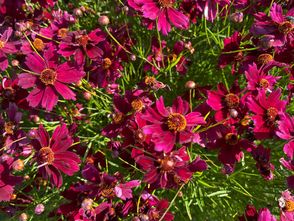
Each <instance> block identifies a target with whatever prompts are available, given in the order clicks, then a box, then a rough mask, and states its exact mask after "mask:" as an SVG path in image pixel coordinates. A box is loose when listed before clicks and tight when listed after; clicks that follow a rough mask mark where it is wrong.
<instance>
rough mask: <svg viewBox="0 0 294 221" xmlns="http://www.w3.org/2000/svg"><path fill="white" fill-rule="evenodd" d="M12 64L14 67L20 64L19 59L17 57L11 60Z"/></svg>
mask: <svg viewBox="0 0 294 221" xmlns="http://www.w3.org/2000/svg"><path fill="white" fill-rule="evenodd" d="M11 65H12V66H13V67H17V66H18V65H19V61H18V60H16V59H13V60H12V61H11Z"/></svg>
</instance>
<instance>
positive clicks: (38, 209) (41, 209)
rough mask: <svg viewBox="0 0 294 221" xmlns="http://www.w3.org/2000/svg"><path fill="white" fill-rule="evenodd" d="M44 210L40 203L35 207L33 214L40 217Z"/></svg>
mask: <svg viewBox="0 0 294 221" xmlns="http://www.w3.org/2000/svg"><path fill="white" fill-rule="evenodd" d="M44 210H45V206H44V205H43V204H42V203H40V204H38V205H37V206H36V207H35V214H37V215H40V214H41V213H43V212H44Z"/></svg>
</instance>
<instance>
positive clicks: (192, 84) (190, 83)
mask: <svg viewBox="0 0 294 221" xmlns="http://www.w3.org/2000/svg"><path fill="white" fill-rule="evenodd" d="M195 87H196V83H195V82H194V81H187V82H186V84H185V88H187V89H194V88H195Z"/></svg>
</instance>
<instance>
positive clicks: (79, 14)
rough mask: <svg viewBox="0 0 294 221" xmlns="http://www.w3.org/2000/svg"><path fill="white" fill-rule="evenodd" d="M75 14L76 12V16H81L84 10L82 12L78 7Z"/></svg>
mask: <svg viewBox="0 0 294 221" xmlns="http://www.w3.org/2000/svg"><path fill="white" fill-rule="evenodd" d="M74 14H75V16H78V17H81V16H82V15H83V12H82V10H81V9H79V8H76V9H75V10H74Z"/></svg>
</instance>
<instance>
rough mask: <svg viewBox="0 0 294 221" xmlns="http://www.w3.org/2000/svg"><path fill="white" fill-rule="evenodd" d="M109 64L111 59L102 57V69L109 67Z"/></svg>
mask: <svg viewBox="0 0 294 221" xmlns="http://www.w3.org/2000/svg"><path fill="white" fill-rule="evenodd" d="M111 65H112V61H111V60H110V58H104V59H103V64H102V67H103V69H104V70H107V69H109V68H110V66H111Z"/></svg>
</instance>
